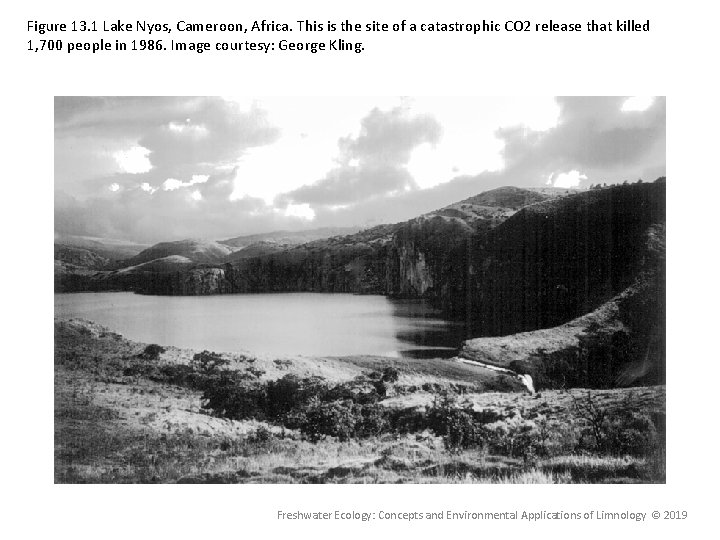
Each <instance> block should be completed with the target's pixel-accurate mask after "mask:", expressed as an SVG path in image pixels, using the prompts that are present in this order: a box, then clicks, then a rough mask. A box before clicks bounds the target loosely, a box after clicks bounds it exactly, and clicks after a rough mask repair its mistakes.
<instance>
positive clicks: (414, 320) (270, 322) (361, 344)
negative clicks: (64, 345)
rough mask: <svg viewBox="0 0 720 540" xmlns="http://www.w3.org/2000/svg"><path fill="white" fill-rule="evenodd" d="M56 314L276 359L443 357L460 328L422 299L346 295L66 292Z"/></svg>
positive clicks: (163, 341) (137, 336)
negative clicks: (297, 357) (301, 356)
mask: <svg viewBox="0 0 720 540" xmlns="http://www.w3.org/2000/svg"><path fill="white" fill-rule="evenodd" d="M55 315H57V316H60V317H81V318H84V319H89V320H91V321H94V322H96V323H99V324H102V325H104V326H107V327H109V328H110V329H111V330H113V331H115V332H119V333H121V334H122V335H123V336H125V337H126V338H128V339H132V340H135V341H141V342H145V343H158V344H160V345H174V346H176V347H183V348H192V349H209V350H214V351H218V352H239V351H249V352H252V353H255V354H271V355H278V356H284V355H298V354H299V355H307V356H347V355H358V354H368V355H381V356H396V357H397V356H401V357H410V358H419V357H429V358H432V357H448V356H453V355H454V354H455V351H456V348H457V347H458V346H459V344H460V342H461V340H462V338H463V333H464V332H463V328H462V327H461V326H460V325H458V324H456V323H451V322H448V321H444V320H442V319H440V318H439V317H438V314H437V313H436V312H435V311H434V310H433V309H432V308H431V307H430V306H429V305H428V304H427V303H426V302H425V301H422V300H391V299H388V298H386V297H384V296H358V295H352V294H321V293H288V294H228V295H218V296H142V295H137V294H133V293H129V292H112V293H69V294H56V295H55Z"/></svg>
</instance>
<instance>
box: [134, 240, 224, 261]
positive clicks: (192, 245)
mask: <svg viewBox="0 0 720 540" xmlns="http://www.w3.org/2000/svg"><path fill="white" fill-rule="evenodd" d="M231 251H232V250H231V249H230V248H229V247H228V246H226V245H224V244H220V243H218V242H213V241H207V240H194V239H188V240H178V241H176V242H161V243H159V244H155V245H154V246H152V247H149V248H147V249H145V250H143V251H141V252H140V253H138V254H137V255H136V256H135V257H132V258H130V259H128V260H126V261H124V262H125V265H126V266H134V265H138V264H142V263H146V262H149V261H153V260H155V259H162V258H164V257H169V256H173V255H175V256H180V257H185V258H186V259H189V260H190V261H192V262H195V263H209V264H217V263H222V262H224V261H225V257H227V256H228V255H229V254H230V253H231Z"/></svg>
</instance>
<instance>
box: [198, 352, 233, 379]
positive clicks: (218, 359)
mask: <svg viewBox="0 0 720 540" xmlns="http://www.w3.org/2000/svg"><path fill="white" fill-rule="evenodd" d="M228 364H230V360H227V359H226V358H223V357H222V356H220V355H219V354H218V353H214V352H210V351H202V352H199V353H197V354H195V356H193V359H192V361H191V362H190V366H191V367H192V368H193V369H194V370H195V371H197V372H198V373H201V374H203V375H211V374H215V373H217V372H218V371H219V370H220V368H223V367H225V366H227V365H228Z"/></svg>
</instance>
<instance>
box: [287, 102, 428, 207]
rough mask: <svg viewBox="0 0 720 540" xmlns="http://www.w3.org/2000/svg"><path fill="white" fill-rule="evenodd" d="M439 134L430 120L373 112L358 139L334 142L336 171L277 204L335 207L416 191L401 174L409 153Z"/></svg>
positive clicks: (408, 176) (404, 113)
mask: <svg viewBox="0 0 720 540" xmlns="http://www.w3.org/2000/svg"><path fill="white" fill-rule="evenodd" d="M441 133H442V128H441V126H440V124H439V123H438V121H437V120H435V119H434V118H433V117H432V116H430V115H411V114H409V113H408V111H407V110H406V109H404V108H402V107H396V108H393V109H391V110H389V111H382V110H380V109H377V108H376V109H373V110H372V111H371V112H370V113H369V114H368V115H367V116H366V117H365V118H363V120H362V123H361V130H360V134H359V135H358V136H356V137H344V138H341V139H340V141H339V142H338V147H339V151H340V153H339V156H338V159H337V161H338V166H337V167H335V168H333V169H332V170H330V171H329V172H328V173H327V174H326V175H325V177H324V178H321V179H320V180H318V181H317V182H315V183H313V184H308V185H305V186H302V187H300V188H298V189H296V190H293V191H291V192H289V193H286V194H284V195H283V196H281V197H279V199H278V201H279V202H281V203H287V202H292V203H300V204H302V203H305V204H310V205H340V204H344V203H357V202H359V201H363V200H365V199H370V198H374V197H379V196H386V195H392V194H394V193H398V192H402V191H409V190H414V189H417V188H418V185H417V183H416V182H415V180H414V179H413V177H412V175H411V174H410V172H409V171H408V170H407V164H408V162H409V161H410V157H411V155H412V152H413V150H414V149H415V148H417V147H418V146H420V145H423V144H426V143H429V144H434V143H436V142H438V141H439V139H440V136H441Z"/></svg>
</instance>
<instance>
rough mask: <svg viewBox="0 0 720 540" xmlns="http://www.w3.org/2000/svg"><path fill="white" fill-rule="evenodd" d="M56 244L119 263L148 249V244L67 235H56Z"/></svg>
mask: <svg viewBox="0 0 720 540" xmlns="http://www.w3.org/2000/svg"><path fill="white" fill-rule="evenodd" d="M55 244H56V245H62V246H66V247H74V248H81V249H85V250H88V251H91V252H92V253H95V254H96V255H98V256H100V257H103V258H105V259H108V260H109V261H118V260H123V259H127V258H130V257H134V256H135V255H137V254H138V253H140V252H141V251H142V250H143V249H145V248H147V247H148V246H147V244H138V243H135V242H128V241H126V240H115V239H113V238H96V237H92V236H75V235H67V234H55ZM56 258H57V257H56Z"/></svg>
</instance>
